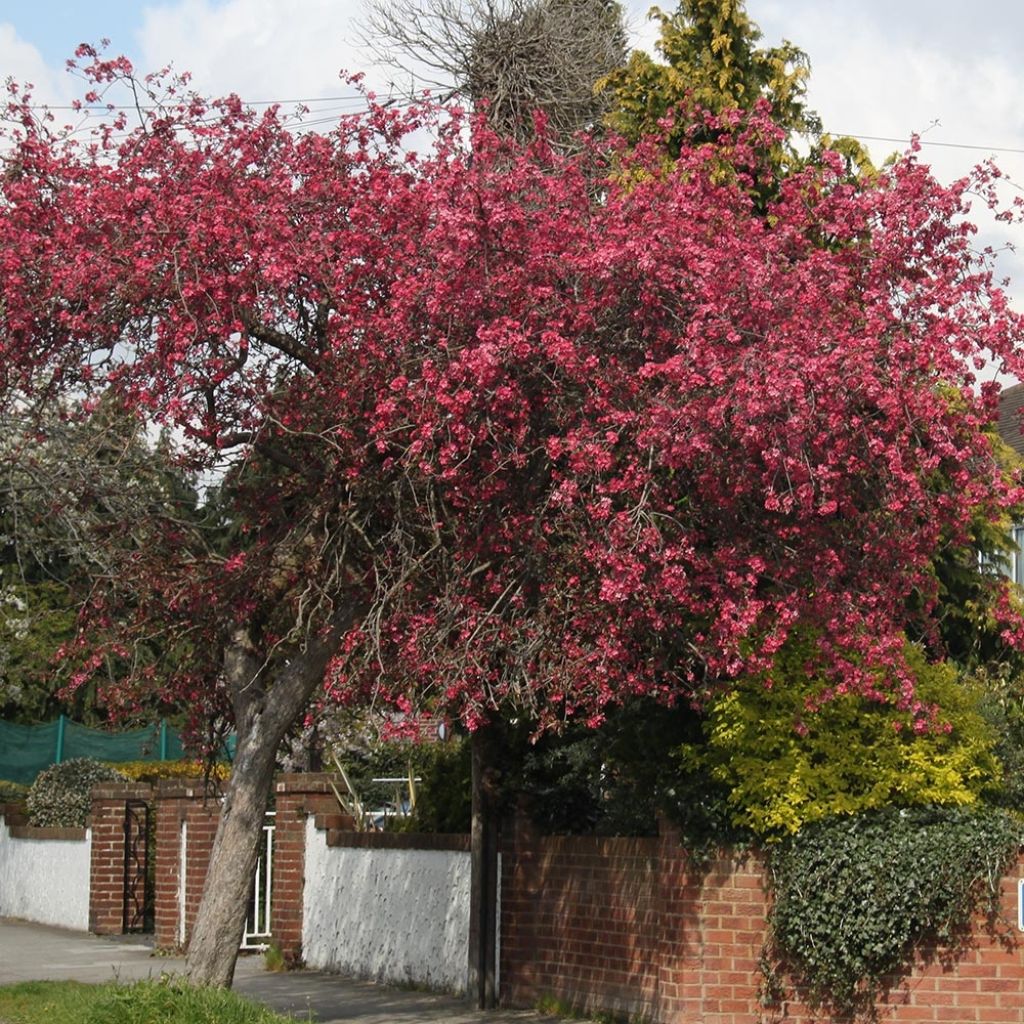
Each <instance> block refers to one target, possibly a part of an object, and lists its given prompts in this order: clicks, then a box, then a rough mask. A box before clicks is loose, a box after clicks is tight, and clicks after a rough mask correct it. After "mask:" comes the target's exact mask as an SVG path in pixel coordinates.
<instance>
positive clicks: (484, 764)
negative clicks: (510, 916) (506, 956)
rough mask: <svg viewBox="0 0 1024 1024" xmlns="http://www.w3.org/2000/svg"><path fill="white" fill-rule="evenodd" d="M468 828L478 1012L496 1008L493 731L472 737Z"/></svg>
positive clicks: (472, 973)
mask: <svg viewBox="0 0 1024 1024" xmlns="http://www.w3.org/2000/svg"><path fill="white" fill-rule="evenodd" d="M470 747H471V754H472V771H473V776H472V797H473V807H472V815H473V817H472V826H471V836H470V895H469V916H470V924H469V934H470V938H469V947H470V948H469V996H470V998H471V999H474V1000H475V1001H476V1004H477V1006H478V1007H479V1008H480V1009H481V1010H486V1009H490V1008H491V1007H493V1006H495V1005H496V1004H497V999H498V992H497V963H496V952H497V949H496V947H497V938H498V841H499V834H498V808H497V793H496V784H497V778H496V771H497V768H496V765H495V764H494V749H493V748H494V727H493V726H482V727H480V728H479V729H477V730H476V732H474V733H473V735H472V737H471V739H470Z"/></svg>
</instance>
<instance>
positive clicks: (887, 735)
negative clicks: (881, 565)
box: [682, 643, 1002, 839]
mask: <svg viewBox="0 0 1024 1024" xmlns="http://www.w3.org/2000/svg"><path fill="white" fill-rule="evenodd" d="M809 655H810V650H809V646H808V645H807V644H806V643H792V644H789V645H787V647H786V648H785V649H784V650H783V651H782V652H780V655H779V656H778V657H777V659H776V665H775V668H774V670H773V673H772V685H770V686H769V685H766V682H765V680H764V679H763V678H760V677H758V678H751V679H747V680H743V681H741V682H740V683H738V684H737V685H736V687H735V688H734V689H733V690H732V691H731V692H730V693H728V694H726V695H725V696H723V697H721V698H720V699H719V700H718V701H716V702H715V703H714V704H713V705H712V706H711V707H710V708H709V711H708V717H707V720H706V722H705V737H706V740H705V743H704V744H703V745H696V744H693V745H690V746H687V747H685V748H683V752H682V764H683V767H684V769H685V770H686V771H690V772H694V771H706V772H708V773H709V774H710V776H711V777H712V778H713V779H714V780H716V781H718V782H720V783H723V784H725V785H726V786H727V787H728V790H729V796H728V802H729V806H730V808H731V813H732V817H733V821H734V822H735V823H736V824H738V825H741V826H745V827H748V828H750V829H751V830H753V831H754V832H755V833H757V834H759V835H761V836H764V837H766V838H768V839H774V838H778V837H780V836H782V835H787V834H793V833H795V832H797V831H798V830H799V829H800V828H801V827H803V826H804V825H806V824H808V823H810V822H813V821H818V820H821V819H823V818H828V817H831V816H833V815H851V814H857V813H859V812H862V811H867V810H871V809H874V808H881V807H914V806H929V805H968V804H972V803H974V802H975V801H976V800H977V799H978V797H979V795H981V794H982V793H983V792H985V791H987V790H991V791H996V790H997V789H998V787H999V785H1000V781H1001V776H1002V771H1001V766H1000V764H999V760H998V758H997V756H996V753H995V747H996V741H997V737H996V734H995V732H994V730H993V729H992V728H991V726H990V725H989V724H988V723H987V722H986V720H985V718H984V717H983V715H982V714H981V712H980V710H979V708H980V703H981V697H982V695H981V692H980V689H979V688H978V687H977V686H975V685H972V684H971V683H969V682H967V681H964V680H962V679H961V678H959V677H958V675H957V672H956V669H955V668H953V667H952V666H951V665H949V664H929V663H928V662H927V661H926V660H925V658H924V655H923V653H922V652H921V651H920V649H919V648H918V647H916V646H913V645H908V646H907V648H906V658H907V662H908V665H909V667H910V669H911V671H912V672H913V673H914V676H915V677H916V685H917V698H918V699H919V700H920V701H922V702H923V703H925V704H928V705H937V706H938V708H939V709H940V711H939V722H940V724H939V726H938V727H935V728H930V729H928V730H926V731H917V730H916V729H915V727H914V720H913V717H912V715H911V713H910V712H909V711H902V710H900V709H899V708H897V707H896V706H895V705H894V704H892V703H884V702H879V701H874V700H869V699H867V698H865V697H863V696H861V695H860V694H855V693H846V694H836V695H830V696H828V697H826V696H825V691H826V689H827V687H828V685H829V683H828V682H827V681H826V680H824V679H822V678H817V677H814V676H808V674H807V671H806V668H805V666H806V664H807V663H808V660H809ZM809 707H814V708H815V709H814V710H812V711H809V710H808V708H809Z"/></svg>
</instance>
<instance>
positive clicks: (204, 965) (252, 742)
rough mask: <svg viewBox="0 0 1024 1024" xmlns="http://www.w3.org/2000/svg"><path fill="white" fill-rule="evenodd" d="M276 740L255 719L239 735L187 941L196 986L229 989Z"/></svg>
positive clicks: (191, 976) (189, 966)
mask: <svg viewBox="0 0 1024 1024" xmlns="http://www.w3.org/2000/svg"><path fill="white" fill-rule="evenodd" d="M279 743H280V737H277V738H275V737H274V736H272V735H270V734H268V733H267V731H266V730H265V729H264V728H263V723H262V721H260V720H259V719H257V721H256V722H255V723H254V726H253V727H251V728H250V729H248V730H247V732H246V734H245V735H243V734H242V733H241V731H239V734H238V740H237V745H236V748H235V763H234V766H233V767H232V770H231V778H230V780H229V781H228V785H227V790H226V792H225V795H224V805H223V807H222V809H221V815H220V822H219V824H218V825H217V834H216V837H215V838H214V841H213V850H212V851H211V855H210V866H209V870H208V872H207V875H206V882H205V884H204V886H203V897H202V901H201V902H200V904H199V912H198V914H197V915H196V923H195V927H194V928H193V930H192V935H191V938H190V940H189V947H188V958H187V960H186V970H187V972H188V977H189V980H190V981H191V982H192V983H193V984H196V985H220V986H224V987H230V985H231V982H232V980H233V978H234V974H235V961H236V960H237V958H238V948H239V946H240V945H241V943H242V933H243V931H244V930H245V915H246V910H247V908H248V905H249V894H250V892H251V890H252V884H253V876H254V873H255V870H256V851H257V847H258V845H259V836H260V831H261V829H262V827H263V819H264V815H265V813H266V809H267V797H268V796H269V794H270V786H271V783H272V781H273V777H274V761H275V755H276V753H277V747H278V744H279Z"/></svg>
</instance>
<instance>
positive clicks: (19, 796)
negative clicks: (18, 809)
mask: <svg viewBox="0 0 1024 1024" xmlns="http://www.w3.org/2000/svg"><path fill="white" fill-rule="evenodd" d="M27 793H28V786H22V785H21V784H20V783H18V782H8V781H7V780H6V779H0V804H20V803H21V802H22V801H24V799H25V796H26V794H27Z"/></svg>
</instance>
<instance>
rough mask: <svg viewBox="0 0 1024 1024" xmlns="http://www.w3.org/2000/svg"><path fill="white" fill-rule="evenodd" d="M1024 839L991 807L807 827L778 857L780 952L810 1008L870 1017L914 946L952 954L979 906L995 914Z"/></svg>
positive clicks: (775, 926) (889, 812) (776, 939)
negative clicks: (1001, 889) (807, 997)
mask: <svg viewBox="0 0 1024 1024" xmlns="http://www.w3.org/2000/svg"><path fill="white" fill-rule="evenodd" d="M1020 841H1021V825H1020V822H1019V821H1017V820H1016V819H1014V818H1013V817H1011V816H1010V815H1008V814H1006V813H1005V812H1003V811H999V810H993V809H967V808H913V809H907V810H902V811H899V810H895V809H886V810H881V811H872V812H868V813H865V814H861V815H856V816H853V817H836V818H830V819H827V820H825V821H820V822H816V823H814V824H811V825H807V826H806V827H805V828H803V829H801V831H800V832H799V833H798V834H797V835H796V836H794V837H793V838H791V839H788V840H786V841H785V842H784V843H782V844H781V845H780V846H779V847H777V848H776V849H775V851H774V852H773V854H772V858H771V865H772V871H773V875H774V905H773V907H772V910H771V914H770V918H769V925H770V929H771V941H772V943H773V946H774V948H773V950H772V952H773V953H774V956H775V958H776V959H777V961H779V962H781V964H782V965H783V966H784V967H786V968H787V969H788V970H789V971H790V972H792V974H793V976H794V977H795V978H796V979H797V980H798V981H799V982H800V983H801V984H803V985H805V986H806V987H807V990H808V993H809V995H810V997H811V999H812V1001H814V1002H816V1003H818V1004H824V1005H826V1006H828V1007H830V1008H832V1009H835V1010H838V1011H839V1012H842V1013H856V1012H858V1011H863V1012H865V1013H868V1014H870V1007H872V1006H873V1005H874V1002H875V1000H876V997H877V996H878V994H879V993H880V991H881V990H882V989H883V988H884V985H885V982H886V978H887V976H889V975H892V974H893V973H895V972H898V971H899V970H900V969H901V968H902V967H904V966H905V964H906V962H907V961H908V959H909V957H910V955H911V953H912V951H913V950H914V949H915V948H920V947H921V946H922V945H927V944H931V943H938V944H940V945H942V946H944V947H947V948H955V946H956V943H957V940H958V939H959V938H960V937H961V936H962V935H963V934H964V932H965V929H966V928H967V926H968V925H969V922H970V918H971V915H972V913H973V912H974V910H975V908H976V907H977V905H978V904H979V902H984V901H985V900H986V899H987V900H988V901H989V902H988V909H989V911H990V912H994V908H995V899H996V897H997V895H998V887H999V881H1000V879H1001V877H1002V874H1003V872H1004V871H1005V869H1006V867H1007V865H1008V864H1009V862H1010V860H1011V859H1012V857H1013V856H1014V854H1015V853H1016V851H1017V848H1018V845H1019V843H1020ZM768 959H769V960H770V959H771V958H768Z"/></svg>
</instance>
